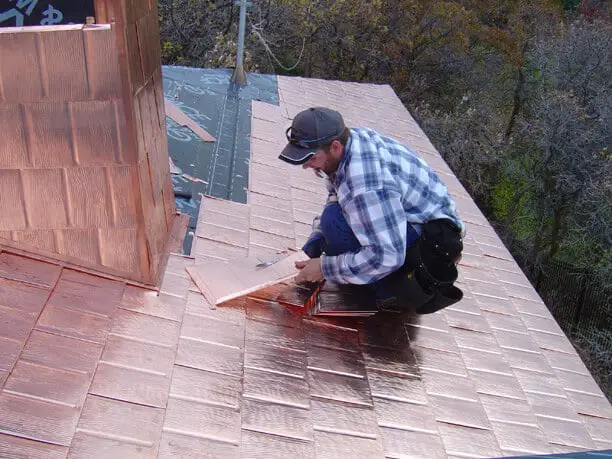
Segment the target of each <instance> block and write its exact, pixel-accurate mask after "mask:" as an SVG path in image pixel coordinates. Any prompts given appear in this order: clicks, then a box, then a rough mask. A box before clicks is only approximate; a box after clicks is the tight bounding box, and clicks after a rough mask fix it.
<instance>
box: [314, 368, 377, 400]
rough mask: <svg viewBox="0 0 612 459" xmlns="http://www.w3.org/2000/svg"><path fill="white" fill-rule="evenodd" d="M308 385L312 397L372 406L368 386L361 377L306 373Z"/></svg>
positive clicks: (320, 372)
mask: <svg viewBox="0 0 612 459" xmlns="http://www.w3.org/2000/svg"><path fill="white" fill-rule="evenodd" d="M308 385H309V387H310V395H311V396H312V397H316V398H319V399H323V400H335V401H338V402H346V403H354V404H356V405H364V406H371V405H372V397H371V395H370V386H369V384H368V381H367V379H365V378H363V377H355V376H346V375H340V374H333V373H325V372H322V371H308Z"/></svg>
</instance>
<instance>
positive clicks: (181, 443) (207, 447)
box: [157, 432, 240, 459]
mask: <svg viewBox="0 0 612 459" xmlns="http://www.w3.org/2000/svg"><path fill="white" fill-rule="evenodd" d="M186 454H189V456H188V457H189V458H190V459H217V458H223V459H238V458H239V457H240V447H239V446H238V445H236V444H232V443H226V442H222V441H217V440H214V439H208V438H201V437H195V436H191V435H186V434H182V433H175V432H163V433H162V436H161V441H160V445H159V454H158V456H157V457H158V458H159V459H172V458H184V457H185V456H186Z"/></svg>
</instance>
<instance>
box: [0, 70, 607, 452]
mask: <svg viewBox="0 0 612 459" xmlns="http://www.w3.org/2000/svg"><path fill="white" fill-rule="evenodd" d="M279 88H280V96H281V105H280V106H273V105H267V104H264V103H258V102H254V105H253V120H252V121H253V123H252V162H251V171H250V183H249V201H248V204H246V205H245V204H237V203H232V202H229V201H223V200H216V199H210V198H207V199H203V203H202V208H201V211H200V217H199V224H198V227H197V237H196V241H195V244H194V250H193V253H192V255H193V257H183V256H179V255H171V256H170V259H169V262H168V267H167V269H166V273H165V276H164V279H163V283H162V285H161V289H160V290H161V293H159V296H158V295H157V293H156V292H152V291H148V290H144V289H141V288H139V287H135V286H133V285H127V284H126V283H124V282H121V281H116V280H110V279H103V278H100V277H96V276H93V275H89V274H84V273H81V272H76V271H73V270H70V269H68V268H63V267H61V266H57V265H54V264H49V263H45V262H43V261H39V260H34V259H31V258H27V257H24V256H21V255H17V254H14V253H11V252H9V251H3V252H0V308H1V309H2V322H1V328H0V345H1V346H2V353H1V354H0V381H2V382H3V388H2V392H1V393H0V456H2V457H4V456H8V457H15V456H17V457H19V456H20V455H23V456H26V457H65V456H66V455H68V456H70V457H84V458H91V457H122V458H123V457H126V458H127V457H155V456H157V457H163V458H166V457H220V458H231V457H254V458H274V457H282V458H286V457H296V458H299V457H333V458H336V457H345V456H347V455H351V454H352V455H353V456H355V457H368V458H369V457H373V458H375V457H380V458H382V457H389V458H398V457H415V458H428V457H433V458H437V457H441V458H446V457H449V458H458V457H498V456H513V455H526V454H535V453H561V452H570V451H586V450H595V449H606V448H612V443H611V442H610V438H612V407H611V406H610V404H609V403H608V401H607V400H606V398H605V397H604V396H603V394H602V393H601V391H600V390H599V388H598V387H597V385H596V384H595V382H594V381H593V379H592V377H591V376H590V375H589V372H588V371H587V369H586V368H585V366H584V364H583V363H582V362H581V360H580V358H579V357H578V355H577V354H576V352H575V351H574V349H573V348H572V346H571V344H570V343H569V341H568V339H567V338H566V337H565V335H564V334H563V332H562V331H561V329H560V328H559V327H558V325H557V324H556V323H555V321H554V320H553V318H552V317H551V315H550V313H549V311H548V310H547V308H546V307H545V305H544V304H543V303H542V301H541V299H540V298H539V297H538V295H537V294H536V292H535V291H534V290H533V288H532V287H531V286H530V284H529V282H528V281H527V279H526V278H525V277H524V275H523V274H522V273H521V271H520V269H519V268H518V266H517V265H516V263H515V262H514V260H513V259H512V257H511V255H510V254H509V253H508V251H507V250H506V249H505V247H504V246H503V244H502V243H501V241H500V240H499V238H498V237H497V235H496V234H495V232H494V231H493V229H492V228H491V226H490V225H489V224H488V222H487V221H486V219H485V218H484V216H483V215H482V214H481V213H480V211H479V210H478V208H477V207H476V205H475V204H474V203H473V202H472V200H471V199H470V197H469V196H468V194H467V193H466V192H465V190H464V189H463V188H462V187H461V185H460V184H459V182H458V181H457V179H456V178H455V177H454V176H453V174H452V172H451V171H450V169H449V168H448V167H447V165H446V164H445V163H444V161H443V160H442V159H441V158H440V156H439V155H438V153H437V152H436V150H435V148H434V147H433V146H432V145H431V143H430V142H429V141H428V140H427V138H426V137H425V136H424V134H423V133H422V131H421V130H420V129H419V128H418V126H417V125H416V123H415V122H414V120H413V119H412V118H411V117H410V115H409V114H408V112H407V111H406V110H405V109H404V107H403V106H402V104H401V103H400V101H399V99H397V97H396V96H395V94H394V93H393V91H392V90H391V89H390V88H389V87H388V86H374V85H360V84H353V83H338V82H327V81H321V80H306V79H299V78H285V77H281V78H279ZM310 105H327V106H332V107H334V108H337V109H340V110H341V111H342V113H343V114H344V115H345V118H346V120H347V123H349V124H351V125H368V126H370V127H373V128H375V129H378V130H380V131H382V132H385V133H387V134H390V135H393V136H395V137H396V138H399V139H400V140H404V141H406V142H407V143H409V144H410V145H412V146H413V147H414V148H415V149H416V150H417V151H419V153H420V154H421V155H422V156H423V157H424V158H425V159H426V160H427V162H428V163H430V164H431V165H432V166H433V167H434V168H435V169H436V170H437V171H438V173H439V174H440V175H441V176H442V177H443V179H444V180H445V182H446V183H447V184H448V187H449V189H450V191H451V193H452V194H453V196H454V197H455V199H456V201H457V205H458V209H459V213H460V215H461V217H462V218H463V219H464V220H465V221H466V222H467V227H468V235H467V237H466V239H465V255H464V257H463V260H462V262H461V267H460V286H461V288H462V289H463V291H464V293H465V298H464V300H462V301H461V302H460V303H458V304H456V305H454V306H452V307H450V308H448V309H446V310H443V311H441V312H439V313H436V314H432V315H427V316H421V317H419V318H418V319H413V320H411V321H409V322H408V323H406V324H405V323H403V322H402V321H400V320H398V317H397V316H391V318H389V317H384V316H381V317H379V316H375V317H373V318H368V319H340V318H336V319H327V318H326V319H323V318H317V317H309V316H304V315H303V314H302V313H301V311H300V309H299V308H295V307H288V306H285V305H282V304H280V303H278V302H276V301H266V300H265V299H261V298H255V297H242V298H239V299H236V300H233V301H232V302H231V303H230V304H229V305H227V306H224V307H218V308H213V307H211V305H210V304H208V303H207V301H206V300H205V298H204V297H203V296H202V295H201V294H200V293H199V291H198V290H197V288H196V286H195V285H194V284H192V283H191V282H190V279H189V277H188V275H187V272H186V271H185V268H186V267H187V266H192V265H198V264H204V263H207V261H208V260H209V259H211V258H213V259H219V258H222V259H230V258H238V257H246V256H255V257H256V256H261V257H270V256H272V254H274V253H275V252H276V251H278V250H282V249H286V248H287V247H296V246H297V247H299V246H300V245H301V243H302V242H303V241H304V239H305V237H306V236H307V235H308V233H309V227H310V223H311V221H312V217H313V216H314V215H316V213H317V212H318V210H319V206H320V205H321V203H322V202H323V201H324V199H325V192H324V188H323V185H322V183H321V182H320V181H319V179H317V178H316V177H314V176H313V175H312V174H311V173H307V172H305V171H303V170H301V169H300V168H295V167H294V168H292V167H290V166H288V165H285V164H283V163H280V161H278V160H277V159H276V156H277V154H278V151H279V150H280V147H281V146H282V144H283V128H284V126H286V125H288V123H289V119H290V118H291V117H292V116H293V115H294V114H295V113H296V112H297V111H299V110H300V109H302V108H306V107H307V106H310ZM362 107H367V110H365V111H363V109H362ZM254 296H258V295H254ZM259 296H261V295H259Z"/></svg>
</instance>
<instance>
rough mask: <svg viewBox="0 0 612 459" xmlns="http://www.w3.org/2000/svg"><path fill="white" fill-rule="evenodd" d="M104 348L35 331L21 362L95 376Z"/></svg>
mask: <svg viewBox="0 0 612 459" xmlns="http://www.w3.org/2000/svg"><path fill="white" fill-rule="evenodd" d="M101 352H102V346H100V345H99V344H95V343H89V342H86V341H80V340H76V339H74V338H66V337H63V336H59V335H54V334H50V333H45V332H41V331H38V330H34V331H33V332H32V334H31V335H30V338H29V339H28V341H27V343H26V345H25V347H24V349H23V352H22V354H21V360H22V361H24V362H30V363H36V364H39V365H44V366H47V367H50V368H57V369H62V370H66V371H74V372H80V373H87V374H93V372H94V370H95V368H96V364H97V363H98V359H99V357H100V353H101Z"/></svg>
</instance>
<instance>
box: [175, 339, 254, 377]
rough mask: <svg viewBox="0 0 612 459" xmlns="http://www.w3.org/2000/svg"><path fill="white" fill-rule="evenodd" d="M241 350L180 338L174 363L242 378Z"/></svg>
mask: <svg viewBox="0 0 612 459" xmlns="http://www.w3.org/2000/svg"><path fill="white" fill-rule="evenodd" d="M242 362H243V355H242V350H241V349H236V348H232V347H226V346H219V345H217V344H212V343H206V342H202V341H195V340H190V339H186V338H181V339H180V340H179V344H178V351H177V354H176V360H175V363H176V364H178V365H183V366H186V367H191V368H197V369H200V370H208V371H214V372H217V373H221V374H225V375H230V376H236V377H240V376H242Z"/></svg>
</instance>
